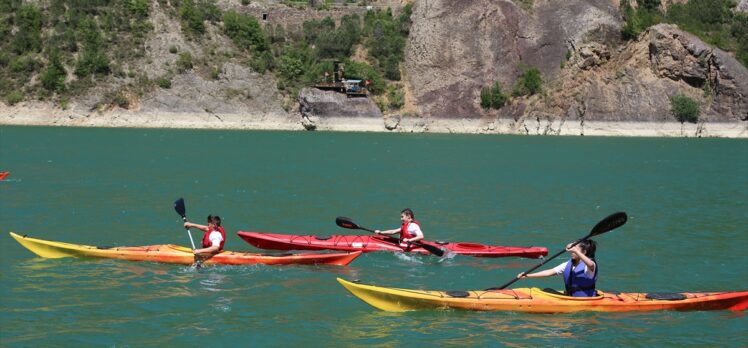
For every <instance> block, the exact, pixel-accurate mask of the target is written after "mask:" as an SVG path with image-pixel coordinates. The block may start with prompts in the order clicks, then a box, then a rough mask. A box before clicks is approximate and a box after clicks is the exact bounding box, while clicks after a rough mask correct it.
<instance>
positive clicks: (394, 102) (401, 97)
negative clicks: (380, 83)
mask: <svg viewBox="0 0 748 348" xmlns="http://www.w3.org/2000/svg"><path fill="white" fill-rule="evenodd" d="M387 100H389V107H390V108H392V109H394V110H398V109H400V108H401V107H403V105H405V93H403V91H402V90H401V89H399V88H397V87H394V86H393V87H391V88H389V91H387Z"/></svg>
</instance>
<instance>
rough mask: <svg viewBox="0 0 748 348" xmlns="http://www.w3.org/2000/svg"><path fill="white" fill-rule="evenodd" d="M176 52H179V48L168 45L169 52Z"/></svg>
mask: <svg viewBox="0 0 748 348" xmlns="http://www.w3.org/2000/svg"><path fill="white" fill-rule="evenodd" d="M177 52H179V50H178V49H177V46H170V47H169V53H171V54H177Z"/></svg>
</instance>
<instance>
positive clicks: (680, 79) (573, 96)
mask: <svg viewBox="0 0 748 348" xmlns="http://www.w3.org/2000/svg"><path fill="white" fill-rule="evenodd" d="M583 59H585V58H584V54H583V53H582V52H580V53H579V55H578V56H575V57H574V58H573V60H576V61H579V60H583ZM559 82H560V83H559V85H558V86H557V87H556V88H554V89H550V90H548V91H547V93H548V98H547V99H546V100H543V101H540V100H535V101H534V102H533V101H530V104H531V105H529V106H528V108H527V110H526V112H525V113H524V117H530V118H536V117H539V116H549V117H551V116H552V117H561V118H564V119H568V120H580V121H581V122H582V123H583V122H584V121H664V122H674V121H675V118H674V117H673V116H672V114H671V112H670V97H672V96H674V95H676V94H684V95H687V96H689V97H691V98H692V99H694V100H696V101H698V102H699V103H700V105H701V117H700V119H701V120H702V121H708V122H736V121H746V120H748V70H746V68H745V67H743V66H742V65H741V64H740V63H739V62H737V61H736V60H735V59H734V58H732V57H731V56H730V55H729V54H727V53H725V52H723V51H721V50H719V49H716V48H711V47H709V46H707V45H705V44H704V43H703V42H702V41H701V40H699V39H698V38H697V37H695V36H693V35H691V34H688V33H686V32H683V31H681V30H680V29H678V27H677V26H674V25H666V24H660V25H657V26H654V27H652V28H650V29H649V30H648V31H647V32H646V33H645V34H643V35H642V36H641V37H640V38H639V40H638V41H636V42H632V43H630V44H629V45H627V46H626V47H624V48H623V49H622V50H621V52H620V53H618V54H616V55H614V56H613V57H612V58H611V59H610V61H608V62H607V63H603V64H601V65H600V66H596V67H593V68H591V69H589V70H584V69H583V66H582V65H576V68H572V69H569V70H567V71H565V72H564V75H563V76H561V78H560V81H559Z"/></svg>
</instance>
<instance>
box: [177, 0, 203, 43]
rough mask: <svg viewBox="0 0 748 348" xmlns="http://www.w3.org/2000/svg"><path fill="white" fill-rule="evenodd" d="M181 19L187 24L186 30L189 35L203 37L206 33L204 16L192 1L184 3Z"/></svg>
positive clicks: (180, 14)
mask: <svg viewBox="0 0 748 348" xmlns="http://www.w3.org/2000/svg"><path fill="white" fill-rule="evenodd" d="M179 17H181V18H182V20H183V21H184V23H185V24H186V25H185V26H184V29H185V30H186V31H187V33H188V34H197V35H202V34H204V33H205V23H204V21H203V16H202V14H201V13H200V10H199V9H198V8H197V7H196V6H195V3H194V2H193V1H192V0H184V1H182V5H181V6H180V7H179Z"/></svg>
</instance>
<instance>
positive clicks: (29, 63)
mask: <svg viewBox="0 0 748 348" xmlns="http://www.w3.org/2000/svg"><path fill="white" fill-rule="evenodd" d="M38 67H39V63H38V62H37V61H36V60H34V58H31V57H29V56H20V57H17V58H16V59H13V60H12V61H11V62H10V71H11V72H14V73H32V72H34V71H36V69H37V68H38Z"/></svg>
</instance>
